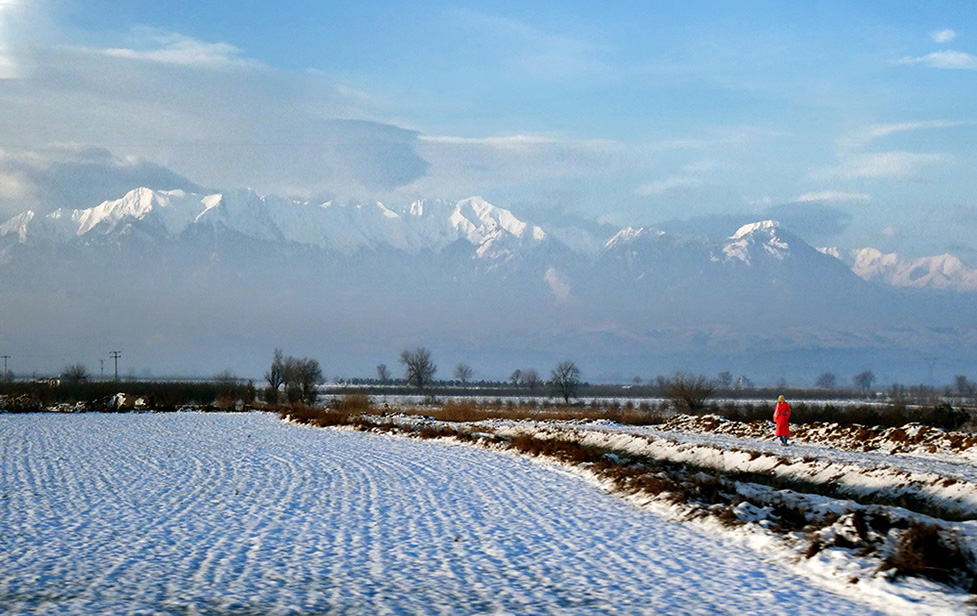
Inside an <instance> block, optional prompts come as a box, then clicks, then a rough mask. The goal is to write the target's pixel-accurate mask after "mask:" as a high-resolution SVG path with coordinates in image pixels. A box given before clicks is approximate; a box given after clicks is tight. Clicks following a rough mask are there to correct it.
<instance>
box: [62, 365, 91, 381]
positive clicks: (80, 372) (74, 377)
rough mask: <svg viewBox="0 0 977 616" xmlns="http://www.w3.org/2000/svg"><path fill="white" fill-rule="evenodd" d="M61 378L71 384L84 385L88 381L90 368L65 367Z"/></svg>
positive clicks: (79, 366)
mask: <svg viewBox="0 0 977 616" xmlns="http://www.w3.org/2000/svg"><path fill="white" fill-rule="evenodd" d="M61 378H62V379H64V380H65V381H67V382H69V383H84V382H85V381H87V380H88V368H86V367H85V366H84V364H72V365H70V366H65V367H64V370H62V371H61Z"/></svg>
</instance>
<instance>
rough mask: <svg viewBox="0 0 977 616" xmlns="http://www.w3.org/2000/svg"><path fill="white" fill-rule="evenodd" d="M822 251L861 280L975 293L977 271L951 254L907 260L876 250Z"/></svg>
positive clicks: (829, 249) (895, 254)
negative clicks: (847, 266)
mask: <svg viewBox="0 0 977 616" xmlns="http://www.w3.org/2000/svg"><path fill="white" fill-rule="evenodd" d="M821 251H822V252H824V253H825V254H830V255H832V256H834V257H836V258H838V259H841V260H842V261H844V262H845V263H846V264H848V265H849V266H850V267H851V269H852V271H853V272H855V274H856V275H858V276H859V277H860V278H862V279H864V280H872V281H878V282H882V283H885V284H887V285H891V286H895V287H910V288H916V289H922V288H932V289H945V290H952V291H962V292H969V293H973V292H977V268H970V267H967V266H966V265H965V264H964V263H963V261H961V260H960V259H959V258H958V257H956V256H954V255H951V254H942V255H935V256H928V257H919V258H915V259H913V258H906V257H903V256H901V255H899V254H898V253H894V252H891V253H883V252H882V251H880V250H877V249H875V248H859V249H855V250H852V251H847V252H843V251H840V250H838V249H837V248H822V249H821Z"/></svg>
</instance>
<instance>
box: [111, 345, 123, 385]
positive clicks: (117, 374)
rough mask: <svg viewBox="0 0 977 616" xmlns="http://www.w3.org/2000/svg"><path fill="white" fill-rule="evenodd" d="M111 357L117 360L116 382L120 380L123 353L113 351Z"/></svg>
mask: <svg viewBox="0 0 977 616" xmlns="http://www.w3.org/2000/svg"><path fill="white" fill-rule="evenodd" d="M109 356H110V357H111V358H112V359H114V360H115V380H116V381H118V380H119V358H120V357H122V351H112V352H110V353H109Z"/></svg>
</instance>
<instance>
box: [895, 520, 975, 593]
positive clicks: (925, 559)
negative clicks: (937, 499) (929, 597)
mask: <svg viewBox="0 0 977 616" xmlns="http://www.w3.org/2000/svg"><path fill="white" fill-rule="evenodd" d="M882 569H883V570H892V571H893V572H894V573H895V575H896V577H904V576H918V577H925V578H928V579H931V580H933V581H935V582H940V583H942V584H949V585H952V586H961V585H964V586H966V585H970V591H971V592H974V591H975V590H977V588H975V586H977V564H975V563H974V562H973V560H972V559H971V558H968V557H967V555H965V554H964V552H963V550H961V549H960V542H959V541H958V540H957V537H956V535H953V534H951V533H945V532H944V531H943V530H941V529H940V528H939V527H937V526H933V525H929V524H923V523H921V522H911V523H910V525H909V528H907V529H906V530H904V531H903V532H902V534H901V535H900V536H899V543H898V544H897V545H896V549H895V551H894V552H893V553H892V554H891V555H890V556H889V557H888V558H886V559H885V561H884V562H883V565H882Z"/></svg>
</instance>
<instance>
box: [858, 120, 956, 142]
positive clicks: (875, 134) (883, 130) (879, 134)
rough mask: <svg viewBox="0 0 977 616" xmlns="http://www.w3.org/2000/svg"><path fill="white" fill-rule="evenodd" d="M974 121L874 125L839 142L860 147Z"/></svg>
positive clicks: (934, 121) (924, 121)
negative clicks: (889, 138)
mask: <svg viewBox="0 0 977 616" xmlns="http://www.w3.org/2000/svg"><path fill="white" fill-rule="evenodd" d="M973 125H974V122H973V121H956V120H923V121H918V122H894V123H890V124H872V125H870V126H868V127H866V128H864V129H862V130H859V131H856V132H854V133H851V134H849V135H847V136H845V137H842V138H841V139H840V140H839V145H841V146H842V147H858V146H863V145H865V144H867V143H869V142H872V141H875V140H877V139H882V138H885V137H888V136H890V135H895V134H898V133H905V132H913V131H919V130H931V129H939V128H956V127H959V126H973Z"/></svg>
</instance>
